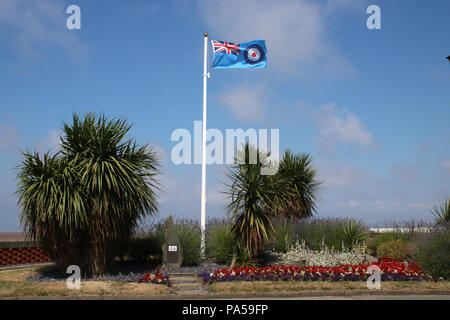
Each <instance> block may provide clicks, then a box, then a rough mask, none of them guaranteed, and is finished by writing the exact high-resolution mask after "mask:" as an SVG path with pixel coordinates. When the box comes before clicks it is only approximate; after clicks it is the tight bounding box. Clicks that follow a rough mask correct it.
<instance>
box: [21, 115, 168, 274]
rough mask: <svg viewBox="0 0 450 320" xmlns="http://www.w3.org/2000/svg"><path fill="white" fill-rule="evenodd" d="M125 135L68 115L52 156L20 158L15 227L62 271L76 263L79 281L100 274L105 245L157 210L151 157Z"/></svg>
mask: <svg viewBox="0 0 450 320" xmlns="http://www.w3.org/2000/svg"><path fill="white" fill-rule="evenodd" d="M130 128H131V126H130V125H128V124H127V122H126V120H125V119H113V120H108V119H107V118H106V117H105V116H98V117H97V116H96V115H94V114H87V115H85V116H84V118H83V119H81V118H80V117H79V116H78V115H76V114H74V115H73V123H72V124H68V123H64V126H63V136H62V137H61V144H60V150H59V151H58V152H57V153H56V154H54V155H50V154H49V153H46V154H44V155H43V156H41V155H39V153H23V157H24V160H23V162H22V164H21V165H20V166H19V167H18V168H17V170H18V173H17V177H18V186H17V193H18V195H19V205H20V207H21V210H22V212H21V218H20V219H21V224H22V225H23V226H24V229H25V232H26V233H27V235H28V237H29V238H32V239H38V240H40V241H41V242H42V243H43V245H44V247H45V248H46V249H47V250H48V251H49V252H50V254H51V255H52V258H53V259H54V261H55V262H56V264H57V266H58V267H59V268H60V269H61V270H64V271H65V268H66V266H67V265H71V264H77V265H79V266H80V268H81V271H82V273H83V274H85V275H90V274H101V273H102V272H103V270H104V268H105V266H106V265H107V264H108V263H109V262H111V261H112V260H113V258H114V255H115V252H114V250H112V248H113V247H114V246H111V243H113V242H115V241H126V240H127V239H128V238H129V236H130V234H131V232H132V230H133V228H134V226H135V225H136V224H137V222H138V221H139V220H140V219H141V218H143V217H145V216H147V215H152V214H154V213H155V212H156V211H157V201H156V197H155V190H156V189H157V188H158V182H157V180H156V179H155V178H156V175H157V174H158V166H159V164H158V159H157V155H156V153H155V152H154V151H153V150H152V149H151V148H150V147H149V146H148V145H144V146H138V145H136V142H135V141H134V140H131V139H129V138H127V134H128V132H129V130H130Z"/></svg>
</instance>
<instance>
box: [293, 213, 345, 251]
mask: <svg viewBox="0 0 450 320" xmlns="http://www.w3.org/2000/svg"><path fill="white" fill-rule="evenodd" d="M348 221H349V220H348V219H343V218H320V219H319V218H307V219H299V220H297V221H296V222H295V223H294V225H295V237H296V238H298V239H299V240H305V242H306V246H307V247H308V248H310V249H311V250H320V248H321V246H322V241H323V242H324V243H325V245H326V246H328V247H329V248H332V247H334V248H335V249H337V250H339V249H340V248H342V241H344V233H343V231H342V230H343V228H344V227H345V226H346V225H347V224H348Z"/></svg>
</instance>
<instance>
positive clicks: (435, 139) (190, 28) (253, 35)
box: [0, 0, 450, 231]
mask: <svg viewBox="0 0 450 320" xmlns="http://www.w3.org/2000/svg"><path fill="white" fill-rule="evenodd" d="M71 4H77V5H79V6H80V8H81V30H68V29H67V28H66V19H67V17H68V14H66V12H65V11H66V8H67V7H68V6H69V5H71ZM370 4H376V5H378V6H379V7H380V9H381V30H369V29H368V28H367V27H366V19H367V18H368V17H369V15H368V14H367V13H366V8H367V7H368V6H369V5H370ZM449 11H450V2H448V1H446V0H435V1H432V2H430V1H417V0H414V1H408V2H406V1H400V0H397V1H392V0H391V1H375V0H373V1H372V0H371V1H365V0H356V1H355V0H334V1H333V0H329V1H326V0H322V1H312V0H281V1H267V0H261V1H256V0H247V1H236V0H231V1H220V2H219V1H206V0H205V1H203V0H201V1H186V0H177V1H138V0H134V1H131V0H128V1H106V0H97V1H86V0H70V1H65V0H39V1H25V0H1V1H0V154H1V157H0V231H15V230H19V229H20V228H19V225H18V215H19V209H18V208H17V198H16V196H15V195H14V192H15V174H14V170H13V168H14V167H15V166H17V165H18V164H19V163H20V160H21V157H20V150H26V149H27V148H29V149H37V150H39V151H46V150H48V149H50V148H55V146H56V144H57V142H58V136H59V134H60V127H61V122H62V121H65V120H69V119H70V117H71V114H72V112H88V111H94V112H99V113H100V112H104V113H105V114H107V115H109V116H126V117H127V118H128V119H129V121H130V122H131V123H133V124H134V127H133V129H132V131H131V134H132V135H133V136H134V137H135V138H136V139H137V140H138V142H140V143H147V142H150V143H151V144H153V145H154V146H155V148H156V149H157V150H159V152H160V153H161V154H162V156H163V159H164V160H163V165H164V166H163V168H162V171H163V175H162V176H161V180H162V186H163V192H161V193H160V195H159V196H160V212H159V216H160V217H161V218H164V217H167V216H168V215H170V214H172V215H175V216H177V217H185V218H197V219H199V217H200V181H201V180H200V179H201V168H200V166H199V165H180V166H176V165H174V164H173V163H172V162H171V161H170V152H171V149H172V148H173V146H174V145H175V144H176V143H175V142H173V141H171V140H170V136H171V133H172V132H173V130H175V129H177V128H186V129H188V130H190V131H191V132H192V131H193V122H194V121H195V120H201V118H202V76H201V74H202V71H203V70H202V67H203V66H202V64H203V56H202V54H203V32H205V31H207V32H209V34H210V38H211V39H217V40H227V41H233V42H247V41H251V40H256V39H264V40H266V45H267V50H268V66H267V68H265V69H255V70H245V69H244V70H212V71H211V79H210V80H209V82H208V127H209V128H218V129H220V130H223V132H224V131H225V129H227V128H231V129H236V128H244V129H248V128H255V129H259V128H267V129H271V128H276V129H279V130H280V146H281V149H284V148H287V147H288V148H290V149H292V150H294V151H297V152H308V153H311V155H312V157H313V159H314V162H313V163H314V165H315V166H316V168H317V170H318V173H319V178H320V179H321V181H323V182H324V183H323V184H322V187H321V190H320V203H319V207H318V214H319V216H322V217H327V216H343V217H355V218H358V219H363V220H364V221H366V222H369V223H375V222H380V221H384V220H391V219H393V220H408V219H411V218H414V219H429V218H430V214H429V212H428V209H429V208H430V207H431V206H432V205H433V203H436V202H438V201H441V200H442V199H444V198H446V197H448V196H450V128H449V126H448V122H449V119H450V89H449V86H450V85H449V83H450V63H449V62H448V61H447V60H446V59H445V57H446V56H448V55H450V36H449V33H448V31H449V30H450V20H449V19H448V12H449ZM209 58H210V61H211V57H209ZM225 167H226V166H224V165H211V166H208V168H207V170H208V171H207V172H208V174H207V190H208V193H207V198H208V204H207V215H208V217H222V216H223V215H224V210H223V206H224V204H225V203H226V202H225V201H226V200H225V199H224V197H223V195H222V194H221V191H222V190H223V186H222V185H221V182H223V181H225V180H224V179H225V177H224V174H223V172H224V170H225Z"/></svg>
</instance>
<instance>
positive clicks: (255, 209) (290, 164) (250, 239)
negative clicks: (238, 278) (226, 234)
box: [225, 144, 319, 264]
mask: <svg viewBox="0 0 450 320" xmlns="http://www.w3.org/2000/svg"><path fill="white" fill-rule="evenodd" d="M252 155H253V158H256V161H253V162H254V163H253V164H252V161H251V159H252ZM269 157H270V154H269V153H265V152H262V151H260V150H258V149H256V148H254V147H252V146H250V145H249V144H246V145H245V146H244V148H243V149H242V150H241V151H240V152H239V153H238V157H237V159H236V164H235V165H234V166H233V167H231V168H230V169H229V171H228V173H227V178H228V180H229V183H228V184H226V187H227V190H226V191H225V193H226V194H228V196H229V198H230V203H229V204H228V205H227V207H226V208H227V212H228V214H230V215H231V216H232V219H233V227H232V231H233V234H234V237H235V239H236V243H239V244H241V245H243V247H244V248H245V249H246V250H247V251H249V252H250V253H251V254H252V255H253V256H256V255H257V254H258V253H259V252H261V250H262V249H263V248H264V246H265V245H266V244H267V243H269V241H270V236H271V234H272V233H273V232H274V231H275V229H274V227H273V225H272V222H271V219H272V218H273V217H274V216H283V217H307V216H311V215H312V214H313V212H314V211H315V206H316V196H315V193H316V192H317V187H318V185H319V183H318V182H317V181H316V179H315V176H316V171H315V170H314V169H313V168H312V166H311V159H310V158H309V155H297V154H292V153H291V152H290V151H286V152H285V154H284V158H283V159H282V160H281V161H280V163H279V168H278V172H277V173H276V174H274V175H271V176H270V175H262V174H261V169H262V168H267V167H268V166H270V165H273V163H271V162H270V160H269ZM233 261H234V262H235V261H236V257H235V258H234V259H233ZM232 264H233V263H232Z"/></svg>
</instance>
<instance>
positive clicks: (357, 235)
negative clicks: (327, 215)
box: [342, 219, 367, 248]
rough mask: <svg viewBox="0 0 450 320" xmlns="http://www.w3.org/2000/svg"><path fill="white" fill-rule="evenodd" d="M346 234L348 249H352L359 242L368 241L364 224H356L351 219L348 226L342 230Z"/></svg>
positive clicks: (345, 239) (345, 240) (345, 242)
mask: <svg viewBox="0 0 450 320" xmlns="http://www.w3.org/2000/svg"><path fill="white" fill-rule="evenodd" d="M342 232H343V233H344V244H345V245H346V246H347V247H350V248H351V247H352V246H353V245H355V244H356V243H358V242H361V241H363V240H365V239H366V237H367V233H366V230H365V227H364V224H363V223H362V222H355V220H353V219H351V220H350V221H349V222H348V223H347V225H346V226H345V227H344V228H343V229H342Z"/></svg>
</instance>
